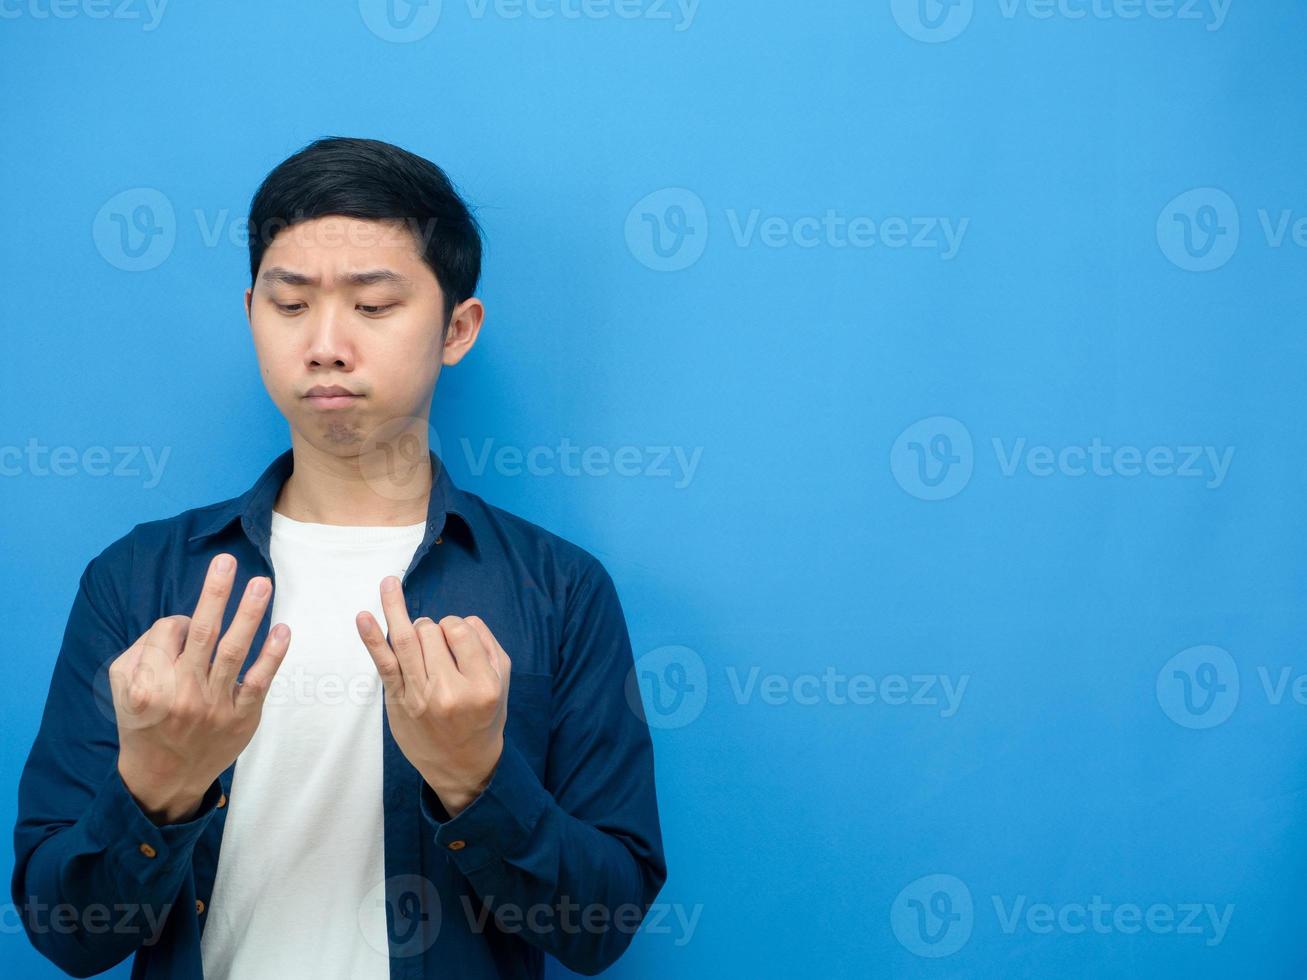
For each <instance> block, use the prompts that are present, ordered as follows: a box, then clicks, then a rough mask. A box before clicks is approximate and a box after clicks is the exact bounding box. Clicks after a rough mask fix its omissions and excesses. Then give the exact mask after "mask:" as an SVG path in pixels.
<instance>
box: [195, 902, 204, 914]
mask: <svg viewBox="0 0 1307 980" xmlns="http://www.w3.org/2000/svg"><path fill="white" fill-rule="evenodd" d="M195 914H196V915H203V914H204V903H203V902H202V901H200V900H199V899H198V898H197V899H196V900H195Z"/></svg>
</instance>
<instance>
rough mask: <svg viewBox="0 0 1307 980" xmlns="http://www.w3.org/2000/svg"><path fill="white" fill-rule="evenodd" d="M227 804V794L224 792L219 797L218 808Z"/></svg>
mask: <svg viewBox="0 0 1307 980" xmlns="http://www.w3.org/2000/svg"><path fill="white" fill-rule="evenodd" d="M226 805H227V794H226V793H223V794H222V795H221V796H219V797H218V808H219V809H222V808H223V807H225V806H226Z"/></svg>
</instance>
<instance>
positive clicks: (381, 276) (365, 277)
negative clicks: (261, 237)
mask: <svg viewBox="0 0 1307 980" xmlns="http://www.w3.org/2000/svg"><path fill="white" fill-rule="evenodd" d="M259 278H260V279H262V280H263V281H264V282H268V283H272V282H280V283H284V284H285V285H287V286H316V285H318V282H319V280H318V278H317V277H316V276H306V275H305V274H304V273H302V272H296V271H295V270H294V269H287V268H286V267H285V266H280V265H274V266H273V267H272V268H270V269H268V270H267V271H266V272H265V273H263V275H261V276H259ZM341 281H342V282H344V283H345V284H347V285H351V286H372V285H374V284H376V283H379V282H393V283H399V284H401V285H406V286H407V285H411V284H412V280H411V279H409V277H408V276H405V275H401V274H400V273H398V272H396V271H394V270H393V269H366V270H364V271H362V272H351V273H349V274H348V275H345V276H342V277H341Z"/></svg>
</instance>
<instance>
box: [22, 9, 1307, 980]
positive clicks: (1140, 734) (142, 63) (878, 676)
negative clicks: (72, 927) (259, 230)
mask: <svg viewBox="0 0 1307 980" xmlns="http://www.w3.org/2000/svg"><path fill="white" fill-rule="evenodd" d="M121 2H122V0H113V4H111V5H106V6H105V8H104V9H105V10H109V11H110V12H112V11H113V10H114V9H118V10H119V12H120V13H121V14H122V15H123V16H109V17H100V16H97V15H98V14H100V13H101V12H102V8H101V7H100V6H99V5H97V4H96V3H95V0H84V2H83V0H70V5H69V6H68V7H62V8H60V12H61V13H63V14H65V15H66V16H62V17H54V16H48V13H49V10H50V8H49V0H3V4H0V10H3V12H4V16H3V18H0V77H2V78H3V80H4V83H5V84H4V85H3V89H0V92H2V94H0V100H2V101H0V104H2V105H3V133H4V136H3V141H2V142H0V163H2V164H3V172H4V174H5V180H4V182H3V189H2V190H0V204H2V207H3V215H4V234H3V236H0V267H2V268H3V270H4V273H3V275H4V280H5V289H4V295H5V300H6V308H5V311H4V323H5V327H4V340H5V348H6V349H5V355H6V356H5V362H4V363H5V367H6V370H5V371H4V381H3V385H0V388H2V389H3V396H0V397H3V415H2V416H0V445H3V447H4V449H5V453H6V455H5V456H4V464H5V475H4V477H3V479H2V480H0V492H3V494H4V506H3V507H2V508H0V532H2V533H3V540H4V542H5V547H4V552H5V558H6V561H5V572H4V582H3V585H4V589H3V594H4V598H3V600H0V602H2V603H3V622H4V624H5V632H6V652H5V655H4V656H5V663H6V666H7V668H8V669H7V670H6V677H5V683H4V693H3V695H2V696H0V697H3V717H4V721H3V725H4V735H5V737H4V739H3V741H2V742H0V783H3V785H4V787H6V790H5V792H4V793H3V794H0V825H3V826H5V827H11V826H12V821H13V816H14V790H15V784H16V780H17V776H18V772H19V769H20V766H21V763H22V760H23V759H24V758H25V756H26V752H27V749H28V746H29V745H30V741H31V738H32V736H33V734H34V733H35V729H36V724H37V720H38V717H39V713H40V709H41V706H42V703H43V699H44V696H45V690H46V685H47V683H48V680H49V675H50V670H51V666H52V663H53V659H54V656H55V653H56V652H57V649H58V643H59V639H60V636H61V633H62V629H63V625H64V621H65V618H66V616H67V613H68V608H69V604H70V602H71V600H72V596H73V593H74V590H75V587H76V582H77V576H78V574H79V573H80V571H81V569H82V568H83V567H84V565H85V563H86V562H87V561H88V560H89V558H90V557H92V556H93V555H94V554H96V553H97V552H98V551H99V550H100V549H101V548H103V547H104V546H105V545H106V544H108V543H109V542H110V541H112V540H113V539H115V538H117V537H118V536H120V535H121V534H123V533H125V532H126V531H127V530H129V529H130V528H131V526H132V525H133V524H135V523H137V522H140V521H145V520H150V519H154V518H158V517H163V516H167V515H171V514H174V513H176V512H178V511H180V510H183V509H186V508H189V507H193V506H198V505H201V504H204V503H208V502H212V501H214V500H218V499H221V498H224V497H227V496H231V495H233V494H235V493H237V492H239V491H240V490H242V489H244V488H245V487H246V486H247V485H249V483H251V482H252V481H253V479H254V477H255V476H257V475H258V473H259V472H261V470H262V468H263V466H265V465H266V463H267V462H268V461H269V460H270V459H271V457H272V456H273V455H274V454H275V453H277V452H279V451H280V450H282V449H283V448H285V447H286V446H287V445H288V444H289V443H288V435H287V432H286V429H285V427H284V422H283V421H282V419H281V417H280V416H279V415H278V414H277V413H276V411H275V409H274V407H273V406H272V404H271V402H270V401H269V400H268V398H267V396H266V394H265V393H264V391H263V388H262V386H261V384H260V381H259V378H258V374H257V371H256V364H255V361H254V355H253V351H252V348H251V345H250V341H249V335H248V330H247V327H246V325H245V321H244V315H243V312H242V309H241V293H242V290H243V289H244V287H245V285H246V283H247V279H248V274H247V254H246V251H245V248H244V245H243V242H242V241H241V240H240V239H239V238H236V239H233V238H232V237H230V236H231V233H232V231H233V229H235V230H236V232H237V233H239V230H240V228H241V227H242V224H243V217H244V214H245V209H246V208H247V207H248V203H249V199H250V196H251V194H252V192H253V190H254V188H255V186H256V185H257V183H258V181H259V180H260V179H261V178H262V176H263V175H264V174H265V173H266V172H267V171H268V170H269V169H270V168H271V167H273V166H275V165H276V163H278V162H279V161H280V160H281V159H283V158H284V157H285V156H287V155H288V154H290V153H291V152H293V151H294V150H296V149H298V148H299V147H300V146H302V145H303V144H304V143H306V142H308V141H309V140H311V139H314V138H316V137H318V136H322V135H328V134H344V135H357V136H371V137H376V138H381V139H386V140H390V141H392V142H396V143H398V144H400V145H403V146H405V147H407V148H409V149H412V150H414V151H416V152H418V153H421V154H423V155H425V156H427V157H429V158H431V159H433V160H435V161H437V162H438V163H440V164H441V165H442V166H444V167H445V168H447V170H448V171H449V173H450V174H451V176H452V177H453V178H454V179H455V181H456V182H457V183H458V184H459V186H460V188H461V189H462V190H463V191H464V193H465V194H466V196H467V197H468V198H469V199H470V200H471V201H472V202H473V203H474V204H475V205H477V206H478V208H479V215H480V217H481V219H482V221H483V222H484V224H485V227H486V230H487V233H488V253H487V262H486V269H485V279H484V287H483V289H482V291H481V295H482V297H483V298H484V299H485V301H486V303H487V306H488V308H489V319H488V324H487V327H486V329H485V331H484V333H483V335H482V338H483V339H482V341H481V343H480V344H479V346H478V348H477V350H476V351H475V352H474V355H473V356H472V357H471V358H470V360H468V361H467V362H465V363H464V365H463V366H460V367H459V368H458V369H457V370H454V371H450V372H448V373H447V374H445V375H444V376H443V377H442V379H441V384H440V388H439V391H438V398H437V403H438V404H437V416H438V417H437V430H438V432H439V436H440V441H441V447H442V453H443V456H444V457H445V459H446V461H447V462H448V463H449V465H450V466H451V468H452V471H453V473H454V476H455V478H456V479H457V480H458V481H459V482H460V483H461V484H462V485H464V486H466V487H468V488H470V489H473V490H475V491H476V492H478V493H480V494H482V495H483V496H485V497H487V498H488V499H489V500H491V501H492V502H495V503H498V504H500V505H501V506H504V507H507V508H508V509H510V510H513V511H515V512H517V513H520V514H522V515H524V516H526V517H528V518H530V519H532V520H534V521H536V522H538V523H541V524H544V525H545V526H547V527H549V528H551V529H553V530H555V531H557V532H559V533H561V534H563V535H564V536H567V537H570V538H572V539H573V540H575V541H577V542H578V543H580V544H582V545H583V546H585V547H587V548H589V549H590V550H592V551H593V552H594V553H596V554H597V555H598V556H599V557H600V558H601V559H602V560H603V561H604V562H605V564H606V565H607V566H608V568H609V569H610V570H611V571H612V573H613V575H614V578H615V579H616V581H617V584H618V587H619V590H620V593H621V596H622V599H623V602H624V605H625V607H626V610H627V615H628V618H629V621H630V626H631V632H632V639H633V643H634V647H635V650H636V653H637V655H638V656H640V657H641V660H640V663H639V672H640V678H641V683H642V690H643V693H644V695H645V697H646V700H647V702H648V704H649V705H650V717H651V722H652V723H653V725H654V726H655V739H656V751H657V765H658V789H659V795H660V800H661V804H662V811H663V826H664V832H665V836H666V844H667V854H668V860H669V864H670V867H671V877H670V879H669V881H668V884H667V886H666V889H665V890H664V892H663V893H662V895H661V896H660V899H659V901H660V906H661V907H662V911H661V913H660V919H661V923H660V925H658V926H657V927H656V928H654V927H650V928H646V929H645V930H644V931H643V932H642V934H641V935H639V936H638V937H637V938H636V941H635V943H634V945H633V946H632V948H631V950H630V952H629V954H628V955H627V956H626V957H625V958H624V959H623V960H622V961H621V963H619V965H618V966H617V967H616V968H614V970H613V971H612V974H613V975H615V976H624V977H668V976H675V977H718V976H723V975H739V976H755V977H794V976H824V977H862V976H909V977H916V976H920V977H944V976H959V977H1002V976H1096V977H1101V976H1177V977H1178V976H1183V977H1200V976H1211V977H1216V976H1232V975H1248V976H1253V975H1257V976H1293V975H1303V973H1304V972H1307V939H1304V938H1303V937H1304V932H1303V928H1302V923H1301V902H1300V899H1299V897H1300V895H1301V893H1302V883H1303V880H1304V875H1305V874H1307V866H1305V865H1307V837H1305V836H1304V834H1303V831H1302V829H1301V828H1302V824H1303V820H1304V818H1305V817H1307V800H1305V797H1304V789H1305V788H1307V739H1304V737H1303V736H1304V734H1307V703H1304V702H1307V690H1304V688H1303V687H1295V680H1296V679H1297V678H1299V677H1300V676H1302V675H1303V674H1304V673H1307V657H1305V656H1304V640H1305V639H1307V636H1305V634H1307V629H1305V626H1304V619H1303V615H1302V612H1301V608H1300V604H1301V597H1302V595H1303V591H1304V586H1305V585H1307V582H1305V581H1304V578H1305V563H1304V558H1303V549H1302V547H1301V542H1302V541H1303V537H1304V531H1305V530H1307V528H1305V527H1304V524H1305V522H1307V507H1304V506H1303V500H1304V489H1305V488H1304V483H1305V482H1307V477H1305V475H1304V474H1305V473H1307V470H1305V469H1304V466H1303V459H1304V454H1305V452H1307V436H1305V435H1304V425H1303V415H1304V411H1305V410H1307V397H1305V396H1304V387H1303V385H1302V382H1301V374H1302V364H1303V358H1304V354H1307V350H1305V349H1304V348H1305V347H1307V339H1305V334H1304V330H1303V318H1302V311H1303V304H1304V289H1303V283H1304V278H1303V276H1302V274H1301V272H1302V269H1303V263H1304V246H1305V245H1307V227H1304V226H1298V225H1297V224H1296V223H1297V222H1300V221H1303V219H1304V218H1307V194H1305V193H1304V190H1305V183H1307V181H1305V178H1304V166H1303V152H1304V149H1305V148H1307V141H1305V139H1304V135H1305V127H1304V113H1303V105H1304V97H1305V96H1307V84H1305V83H1304V77H1303V39H1304V31H1305V30H1307V10H1304V8H1303V6H1302V5H1301V4H1299V3H1292V2H1280V0H1268V2H1258V3H1253V2H1250V0H1232V2H1226V0H1198V2H1191V0H1174V2H1168V0H1149V2H1145V0H1097V2H1096V3H1095V4H1094V5H1092V6H1091V4H1090V2H1089V0H1060V2H1059V3H1053V2H1049V0H974V2H973V0H958V2H956V3H955V4H953V5H951V6H947V7H946V6H942V5H940V4H939V3H937V2H936V0H925V5H924V6H920V5H919V4H918V2H917V0H910V2H909V0H904V2H898V0H894V2H891V0H873V2H866V0H862V2H854V0H828V2H826V3H823V4H817V5H811V6H804V7H796V6H795V5H794V4H791V3H782V2H779V0H750V2H742V0H735V2H726V0H703V2H702V3H701V4H699V5H697V6H694V7H693V8H689V7H686V6H682V7H679V8H678V7H677V6H676V5H675V3H668V4H663V3H661V2H659V0H628V2H625V3H623V4H621V5H615V4H613V3H604V2H602V0H595V2H594V3H593V5H591V6H588V7H584V8H583V7H581V5H580V3H579V2H578V0H569V2H568V3H566V4H563V2H562V0H538V3H537V4H535V6H534V7H533V8H527V7H525V6H523V7H512V6H508V5H507V4H506V3H503V2H501V3H500V4H499V5H498V6H496V5H495V4H494V3H491V4H490V5H489V6H485V5H484V4H482V3H481V2H480V0H445V2H444V4H443V9H440V6H441V5H440V4H438V3H437V4H429V5H428V6H426V7H422V8H416V9H411V8H408V7H407V6H406V5H404V4H403V3H402V2H400V0H395V3H396V6H395V7H393V8H391V9H390V10H389V16H388V12H387V9H386V7H385V5H384V2H378V3H375V4H374V3H372V2H369V0H364V2H363V3H362V4H356V3H334V4H309V3H299V4H256V3H253V2H243V3H236V2H227V3H223V4H183V3H174V4H169V5H167V6H166V7H165V9H163V11H162V13H161V15H158V14H157V8H156V13H153V14H152V13H150V12H149V8H147V7H146V6H145V4H144V0H128V4H127V6H125V7H123V8H118V4H119V3H121ZM619 9H620V10H621V11H623V12H626V13H629V14H632V15H633V16H630V17H619V16H617V11H618V10H619ZM514 10H519V11H521V15H520V16H510V15H511V14H512V13H513V11H514ZM437 11H438V12H439V18H438V22H435V21H433V20H432V15H433V14H435V13H436V12H437ZM533 11H534V12H533ZM551 11H552V12H553V13H554V16H544V15H545V14H548V13H549V12H551ZM563 11H571V12H576V11H581V15H580V16H563ZM605 12H606V13H607V16H604V14H605ZM129 14H135V15H136V17H135V18H132V17H129V16H127V15H129ZM410 14H412V15H413V18H412V20H411V21H408V20H407V18H408V17H409V15H410ZM1077 14H1084V16H1076V15H1077ZM406 22H407V24H408V26H407V27H405V26H402V25H403V24H405V23H406ZM120 195H121V196H120ZM142 206H146V207H149V208H150V209H151V210H150V211H148V212H146V211H141V210H139V209H140V208H141V207H142ZM115 216H116V217H115ZM137 217H139V218H141V219H142V224H141V225H140V226H139V227H149V228H156V229H158V230H159V231H158V233H157V234H152V235H151V236H150V237H148V238H147V237H142V236H141V235H139V234H138V233H137V232H136V231H135V230H133V232H132V237H130V238H129V239H128V240H127V246H126V248H124V245H123V240H122V239H121V238H120V237H119V231H120V225H121V223H122V222H123V221H124V220H126V221H128V222H129V223H130V222H132V221H135V220H136V218H137ZM146 218H153V219H154V220H151V221H145V220H144V219H146ZM132 227H133V229H135V227H137V226H134V225H133V226H132ZM950 236H951V237H950ZM137 252H139V253H140V254H135V253H137ZM487 440H491V442H490V443H489V446H490V448H491V450H492V454H493V452H494V451H495V450H498V449H500V448H502V447H509V448H510V452H511V451H512V450H514V449H515V450H518V451H522V452H527V451H529V450H531V449H532V448H535V447H547V448H546V449H543V450H540V452H538V453H537V455H536V457H535V459H536V461H537V463H538V464H542V465H538V466H537V467H536V472H527V471H525V470H519V469H517V468H516V467H514V466H513V465H512V458H511V456H510V457H500V462H499V463H498V464H496V463H495V462H494V457H493V455H492V457H491V462H490V463H489V464H488V465H485V466H482V465H481V464H480V462H479V459H480V457H481V455H482V453H483V452H484V450H485V448H486V446H487V442H486V441H487ZM563 440H567V441H568V443H569V444H570V445H572V446H576V447H582V448H584V447H596V448H595V449H594V450H593V452H592V455H591V456H590V457H589V459H590V463H589V464H588V465H586V466H584V467H581V469H582V472H580V473H573V475H568V474H566V473H563V472H561V471H558V470H557V468H556V467H555V471H553V472H549V471H548V470H549V466H548V464H549V463H550V461H551V460H553V461H554V462H555V463H556V462H558V459H559V451H560V450H559V447H560V446H562V445H563ZM33 444H34V445H35V446H36V447H37V450H38V452H30V451H29V449H28V447H29V446H32V445H33ZM58 447H71V449H68V450H66V451H65V453H66V454H67V457H68V459H66V460H65V462H64V464H63V472H64V474H65V475H59V474H58V473H57V472H52V471H51V470H50V469H48V467H49V465H50V456H49V453H50V452H51V451H53V450H56V449H57V448H58ZM96 447H100V449H101V450H103V451H105V452H108V453H110V454H111V458H112V460H113V462H114V464H115V465H117V464H119V463H122V464H124V465H125V466H126V468H127V469H128V471H129V472H128V473H126V474H125V475H119V476H114V475H99V474H100V472H101V470H100V469H99V466H100V465H101V461H100V460H99V459H98V457H97V456H96V454H95V453H94V452H93V453H91V455H89V456H87V455H84V454H85V453H86V451H87V450H94V449H96ZM117 447H130V448H131V450H132V451H133V452H135V453H137V454H138V455H137V456H136V458H135V459H134V460H130V461H129V460H125V458H124V457H123V456H122V455H121V454H120V453H119V450H118V449H117ZM623 447H633V448H631V449H629V450H627V451H626V452H625V453H624V454H623V455H622V456H621V459H622V460H623V466H624V467H625V468H627V469H628V471H634V473H633V474H632V473H631V472H627V473H626V474H620V473H618V472H615V471H613V469H612V468H611V467H606V466H605V465H604V463H603V460H604V459H605V456H604V454H605V453H607V454H610V455H611V454H616V453H617V452H618V450H619V449H622V448H623ZM659 447H670V449H671V450H672V452H671V455H670V457H668V459H667V460H666V461H663V460H662V456H663V450H662V449H661V448H659ZM1190 447H1192V448H1190ZM41 452H43V453H44V454H45V455H44V456H41V455H39V453H41ZM145 452H149V453H152V454H154V457H155V459H156V460H160V459H162V460H164V466H163V468H162V472H161V473H159V474H158V476H157V477H152V476H151V472H150V470H149V469H148V467H147V464H146V461H145V457H144V455H143V454H144V453H145ZM164 453H167V454H168V455H167V456H166V457H164V456H163V455H162V454H164ZM550 453H552V454H553V455H552V456H551V455H549V454H550ZM677 453H680V454H681V456H680V457H679V458H680V459H683V460H690V461H693V463H692V465H691V464H683V463H678V462H677V460H678V456H677V455H676V454H677ZM1195 457H1196V458H1195ZM42 459H44V462H42ZM573 462H574V463H575V462H579V460H573ZM156 465H157V462H156ZM1195 648H1197V649H1195ZM1304 684H1307V682H1304ZM10 860H11V857H10V855H8V854H6V859H5V863H4V865H3V868H0V870H2V871H3V873H4V875H5V877H6V878H7V876H8V873H9V868H10V864H9V863H8V862H9V861H10ZM3 921H4V928H3V933H0V961H2V962H3V963H4V964H6V967H7V969H6V973H7V975H13V976H22V977H29V976H30V977H46V976H53V975H55V973H54V970H53V968H52V967H50V966H48V965H47V964H45V963H44V961H42V960H40V958H39V957H38V956H37V955H36V954H35V953H34V952H32V951H31V950H30V949H29V948H28V946H27V942H26V939H25V938H24V937H23V936H22V934H21V933H20V932H18V931H17V924H16V919H15V917H14V910H13V909H12V907H9V908H8V909H7V910H6V913H5V917H4V920H3ZM10 964H13V966H12V967H11V966H9V965H10ZM115 972H116V975H119V976H123V977H125V976H126V972H127V971H126V968H125V967H124V968H122V969H120V970H119V971H115ZM560 972H561V971H560Z"/></svg>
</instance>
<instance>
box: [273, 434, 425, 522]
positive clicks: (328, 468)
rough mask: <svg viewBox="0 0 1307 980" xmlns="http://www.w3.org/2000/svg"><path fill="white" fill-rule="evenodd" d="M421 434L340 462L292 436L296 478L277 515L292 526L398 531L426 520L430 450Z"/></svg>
mask: <svg viewBox="0 0 1307 980" xmlns="http://www.w3.org/2000/svg"><path fill="white" fill-rule="evenodd" d="M425 436H426V433H425V431H423V432H421V433H413V432H409V433H407V434H405V435H404V436H403V437H402V438H400V439H398V440H396V441H395V442H394V443H386V444H381V445H374V446H370V447H369V449H368V451H367V452H365V453H361V454H359V455H357V456H335V455H332V454H331V453H327V452H323V451H322V450H320V449H318V448H316V447H314V446H312V445H310V444H309V443H307V442H306V441H305V440H303V439H300V438H298V437H297V436H295V434H294V433H292V438H291V450H292V453H293V458H294V460H295V469H294V472H292V473H291V475H290V476H289V477H288V478H287V479H286V482H285V483H283V484H282V486H281V489H280V490H279V491H278V493H277V499H276V501H275V502H274V503H273V507H272V509H273V510H274V511H276V512H277V513H279V514H282V515H283V516H285V517H289V518H291V520H296V521H304V522H307V523H312V524H340V525H348V526H355V527H378V526H380V527H395V526H405V525H411V524H418V523H421V522H422V521H424V520H426V516H427V505H428V502H429V500H430V498H431V456H430V448H429V445H428V443H427V440H426V438H425Z"/></svg>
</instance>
